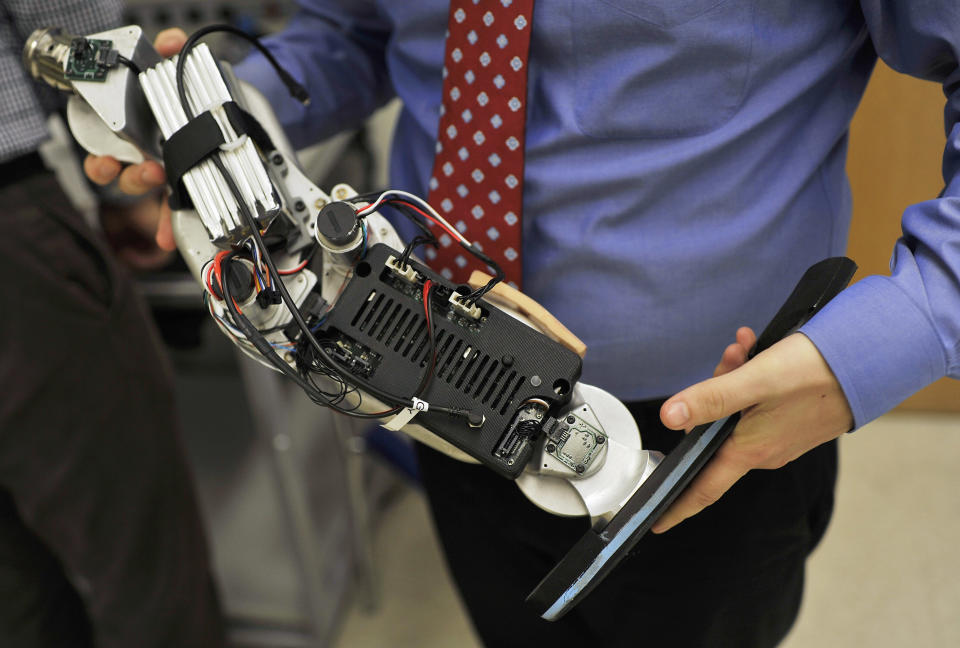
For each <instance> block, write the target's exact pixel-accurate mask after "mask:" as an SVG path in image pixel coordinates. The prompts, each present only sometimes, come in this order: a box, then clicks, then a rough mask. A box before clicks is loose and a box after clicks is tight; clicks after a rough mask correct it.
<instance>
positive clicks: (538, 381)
mask: <svg viewBox="0 0 960 648" xmlns="http://www.w3.org/2000/svg"><path fill="white" fill-rule="evenodd" d="M530 384H531V385H533V386H534V387H539V386H540V385H542V384H543V380H542V379H541V378H540V376H530Z"/></svg>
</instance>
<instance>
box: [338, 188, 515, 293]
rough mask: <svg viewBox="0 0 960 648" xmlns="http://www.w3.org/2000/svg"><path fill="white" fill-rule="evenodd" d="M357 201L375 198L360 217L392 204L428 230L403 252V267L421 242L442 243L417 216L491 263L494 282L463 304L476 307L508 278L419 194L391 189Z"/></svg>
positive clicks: (423, 229) (435, 245) (479, 257)
mask: <svg viewBox="0 0 960 648" xmlns="http://www.w3.org/2000/svg"><path fill="white" fill-rule="evenodd" d="M353 200H356V201H367V200H373V202H372V203H370V204H369V205H367V206H366V207H363V208H362V209H360V210H358V211H357V217H359V218H363V217H364V216H367V215H369V214H372V213H373V212H375V211H376V210H377V209H378V208H379V207H380V206H382V205H389V206H391V207H393V208H394V209H396V210H397V211H399V212H400V213H401V214H403V215H404V216H406V217H407V218H409V219H410V220H411V221H412V222H413V223H414V224H416V225H417V227H419V228H420V230H421V231H422V232H424V235H423V236H420V235H418V236H415V237H414V238H413V239H412V240H411V241H410V243H409V244H407V247H406V248H404V250H403V254H401V256H400V259H399V260H400V262H401V264H402V265H401V267H403V266H406V264H407V261H408V260H409V258H410V253H411V252H412V251H413V248H414V247H416V246H417V245H421V244H423V243H430V244H431V245H433V246H434V247H437V246H438V245H439V241H438V240H437V237H436V236H435V235H434V233H433V232H432V231H431V230H430V229H429V227H427V226H426V225H425V224H424V223H423V222H422V221H420V220H419V219H418V218H417V216H420V217H422V218H425V219H426V220H427V221H428V222H430V223H433V224H434V225H436V226H438V227H439V228H440V229H441V230H443V231H444V232H446V233H447V234H448V235H449V236H450V237H452V238H453V240H455V241H457V242H458V243H459V244H460V246H461V247H463V249H465V250H466V251H467V252H469V253H470V254H472V255H473V256H475V257H476V258H478V259H480V261H482V262H483V263H485V264H486V265H487V266H489V267H490V269H492V270H493V278H492V279H490V281H488V282H487V283H486V284H485V285H484V286H481V287H480V288H477V289H476V290H474V291H473V292H471V293H469V294H467V295H466V296H464V298H463V303H464V305H465V306H468V307H469V306H473V305H474V304H476V303H477V301H479V300H480V299H481V298H482V297H483V296H484V295H486V294H487V293H488V292H490V291H491V290H492V289H493V287H494V286H495V285H497V284H498V283H500V282H501V281H503V280H504V278H505V277H504V274H503V270H502V269H501V268H500V266H499V265H497V263H496V262H495V261H494V260H493V259H491V258H490V257H488V256H487V255H486V254H484V253H483V251H482V250H481V249H480V248H479V247H478V246H477V245H475V244H474V243H471V242H470V241H469V240H468V239H467V238H466V237H465V236H464V235H463V234H461V233H460V231H459V230H457V229H456V228H455V227H453V226H452V225H450V223H449V222H448V221H447V220H446V219H445V218H444V217H443V216H441V215H440V214H439V213H437V210H435V209H434V208H433V207H431V206H430V204H429V203H427V201H425V200H423V199H422V198H420V197H419V196H415V195H413V194H411V193H407V192H406V191H400V190H397V189H390V190H387V191H384V192H382V193H380V194H367V195H364V196H357V197H355V198H353Z"/></svg>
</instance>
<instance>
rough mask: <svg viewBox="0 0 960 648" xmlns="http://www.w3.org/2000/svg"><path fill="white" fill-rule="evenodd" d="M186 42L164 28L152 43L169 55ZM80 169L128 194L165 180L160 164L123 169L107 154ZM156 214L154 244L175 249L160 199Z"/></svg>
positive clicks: (181, 35) (151, 188)
mask: <svg viewBox="0 0 960 648" xmlns="http://www.w3.org/2000/svg"><path fill="white" fill-rule="evenodd" d="M186 41H187V35H186V34H185V33H184V32H183V30H182V29H177V28H174V29H165V30H163V31H162V32H160V33H159V34H157V39H156V40H155V41H154V43H153V46H154V48H156V50H157V52H158V53H159V54H160V56H173V55H174V54H176V53H177V52H179V51H180V49H181V48H182V47H183V44H184V43H185V42H186ZM83 170H84V172H85V173H86V174H87V177H88V178H90V180H92V181H93V182H96V183H97V184H100V185H107V184H110V183H111V182H113V181H114V180H116V181H117V188H118V189H119V190H120V191H122V192H123V193H125V194H130V195H131V196H142V195H144V194H146V193H149V192H151V191H154V190H156V189H157V188H158V187H162V186H163V185H164V183H166V181H167V178H166V176H165V175H164V173H163V167H162V166H160V165H159V164H157V163H156V162H154V161H153V160H147V161H146V162H143V163H141V164H132V165H129V166H127V167H126V168H124V166H123V165H122V164H120V162H119V161H117V160H116V159H115V158H112V157H110V156H106V155H104V156H96V155H88V156H87V158H86V159H85V160H84V161H83ZM157 216H158V218H157V221H156V226H155V229H156V240H157V245H158V246H160V248H161V249H162V250H168V251H169V250H173V249H175V248H176V243H175V242H174V240H173V230H172V229H171V227H170V207H169V206H168V205H167V201H166V199H164V200H163V205H162V207H161V209H160V210H159V212H157Z"/></svg>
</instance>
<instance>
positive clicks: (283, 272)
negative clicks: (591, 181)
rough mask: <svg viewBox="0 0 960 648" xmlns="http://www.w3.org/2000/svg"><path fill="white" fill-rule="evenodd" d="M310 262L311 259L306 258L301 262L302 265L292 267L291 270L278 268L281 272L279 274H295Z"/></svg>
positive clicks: (278, 271)
mask: <svg viewBox="0 0 960 648" xmlns="http://www.w3.org/2000/svg"><path fill="white" fill-rule="evenodd" d="M308 263H310V259H304V260H303V263H301V264H300V265H298V266H297V267H295V268H290V269H289V270H279V269H278V270H277V274H279V275H284V276H286V275H292V274H295V273H297V272H300V271H301V270H303V269H304V268H306V267H307V264H308Z"/></svg>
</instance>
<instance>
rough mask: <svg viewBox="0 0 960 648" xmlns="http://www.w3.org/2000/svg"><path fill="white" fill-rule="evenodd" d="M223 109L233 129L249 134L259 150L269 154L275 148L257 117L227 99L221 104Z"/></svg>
mask: <svg viewBox="0 0 960 648" xmlns="http://www.w3.org/2000/svg"><path fill="white" fill-rule="evenodd" d="M223 111H224V112H225V113H226V114H227V119H229V120H230V124H231V125H232V126H233V130H235V131H237V133H246V134H247V135H249V136H250V139H252V140H253V143H254V144H256V145H257V148H259V149H260V150H261V151H263V152H264V153H268V154H269V153H272V152H273V151H275V150H277V147H276V146H274V145H273V140H271V139H270V136H269V135H267V131H265V130H263V126H261V125H260V122H259V121H257V118H256V117H254V116H253V115H251V114H250V113H248V112H247V111H246V110H244V109H243V108H241V107H240V106H238V105H237V104H236V102H233V101H228V102H227V103H225V104H223Z"/></svg>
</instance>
